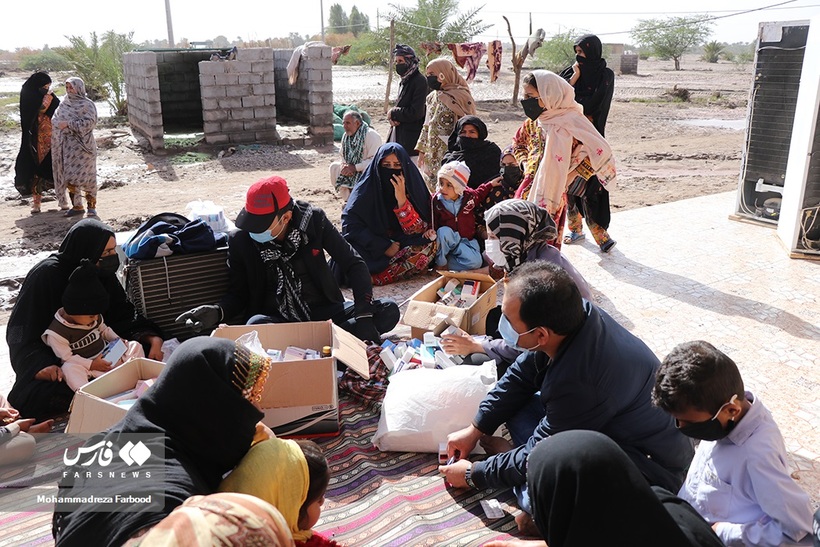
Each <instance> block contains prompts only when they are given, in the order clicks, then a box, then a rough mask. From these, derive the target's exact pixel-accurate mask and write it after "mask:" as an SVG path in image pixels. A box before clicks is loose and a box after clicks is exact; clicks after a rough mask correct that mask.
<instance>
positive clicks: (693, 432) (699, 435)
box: [678, 418, 736, 441]
mask: <svg viewBox="0 0 820 547" xmlns="http://www.w3.org/2000/svg"><path fill="white" fill-rule="evenodd" d="M735 423H736V422H734V421H731V422H729V423H728V424H727V425H726V429H723V426H722V425H720V421H719V420H718V419H717V418H712V419H711V420H706V421H705V422H696V423H693V424H687V425H684V426H682V427H679V428H678V430H680V432H681V433H683V434H684V435H686V436H687V437H692V438H693V439H700V440H702V441H717V440H719V439H722V438H724V437H725V436H726V435H728V434H729V433H730V432H731V431H732V430H733V429H734V428H735Z"/></svg>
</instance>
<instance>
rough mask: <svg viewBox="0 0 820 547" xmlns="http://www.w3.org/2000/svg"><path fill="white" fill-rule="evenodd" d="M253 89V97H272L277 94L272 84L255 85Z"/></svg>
mask: <svg viewBox="0 0 820 547" xmlns="http://www.w3.org/2000/svg"><path fill="white" fill-rule="evenodd" d="M251 87H252V94H253V95H271V94H276V87H275V86H274V85H272V84H255V85H253V86H251Z"/></svg>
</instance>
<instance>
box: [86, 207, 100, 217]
mask: <svg viewBox="0 0 820 547" xmlns="http://www.w3.org/2000/svg"><path fill="white" fill-rule="evenodd" d="M85 216H86V217H87V218H91V217H95V216H97V210H96V209H92V208H91V207H89V208H88V212H87V213H86V214H85Z"/></svg>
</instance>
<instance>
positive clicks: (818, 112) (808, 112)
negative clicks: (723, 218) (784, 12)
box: [777, 17, 820, 258]
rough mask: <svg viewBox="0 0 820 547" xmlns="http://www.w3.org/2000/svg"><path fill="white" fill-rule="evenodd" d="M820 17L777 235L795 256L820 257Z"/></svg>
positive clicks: (810, 45) (806, 65)
mask: <svg viewBox="0 0 820 547" xmlns="http://www.w3.org/2000/svg"><path fill="white" fill-rule="evenodd" d="M818 116H820V17H815V18H813V19H812V20H811V28H810V30H809V34H808V40H807V42H806V53H805V56H804V58H803V70H802V73H801V76H800V92H799V94H798V97H797V115H796V116H795V120H794V130H793V131H792V137H791V148H790V150H789V161H788V167H787V169H786V179H785V182H786V184H785V186H784V189H783V201H782V204H781V214H780V221H779V222H778V225H777V235H778V237H779V238H780V239H781V240H782V241H783V243H784V244H785V246H786V248H787V249H788V250H789V253H790V256H792V257H793V258H807V257H808V256H807V255H814V257H815V258H816V257H818V256H820V218H818V215H820V124H819V123H818Z"/></svg>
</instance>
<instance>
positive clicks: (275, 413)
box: [211, 321, 370, 437]
mask: <svg viewBox="0 0 820 547" xmlns="http://www.w3.org/2000/svg"><path fill="white" fill-rule="evenodd" d="M251 331H256V332H257V333H258V335H259V341H260V342H261V344H262V347H264V348H265V349H266V350H267V349H277V350H280V351H282V352H284V351H285V348H287V347H288V346H298V347H300V348H304V349H315V350H317V351H320V352H321V350H322V346H330V347H331V353H332V355H333V356H332V357H331V358H324V359H306V360H302V361H276V362H274V363H273V364H272V365H271V368H270V371H269V372H268V380H267V382H266V384H265V389H264V391H263V392H262V400H261V402H260V406H261V408H262V412H264V413H265V417H264V418H263V419H262V421H263V422H264V423H265V425H267V426H268V427H270V428H271V429H272V430H273V432H274V433H276V435H277V436H280V437H313V436H320V435H336V434H338V433H339V396H338V389H337V376H336V361H337V360H338V361H341V362H342V363H344V364H345V365H347V366H349V367H350V368H352V369H353V370H354V371H355V372H356V373H358V374H359V375H360V376H362V377H363V378H370V366H369V365H368V362H367V350H366V348H367V346H365V343H364V342H362V341H361V340H359V339H358V338H356V337H355V336H353V335H352V334H350V333H349V332H347V331H345V330H344V329H342V328H340V327H337V326H336V325H334V324H333V323H331V322H330V321H313V322H305V323H280V324H269V325H242V326H227V327H220V328H218V329H216V330H215V331H214V332H213V333H212V334H211V336H216V337H218V338H228V339H229V340H236V339H237V338H239V337H240V336H242V335H243V334H245V333H248V332H251Z"/></svg>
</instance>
